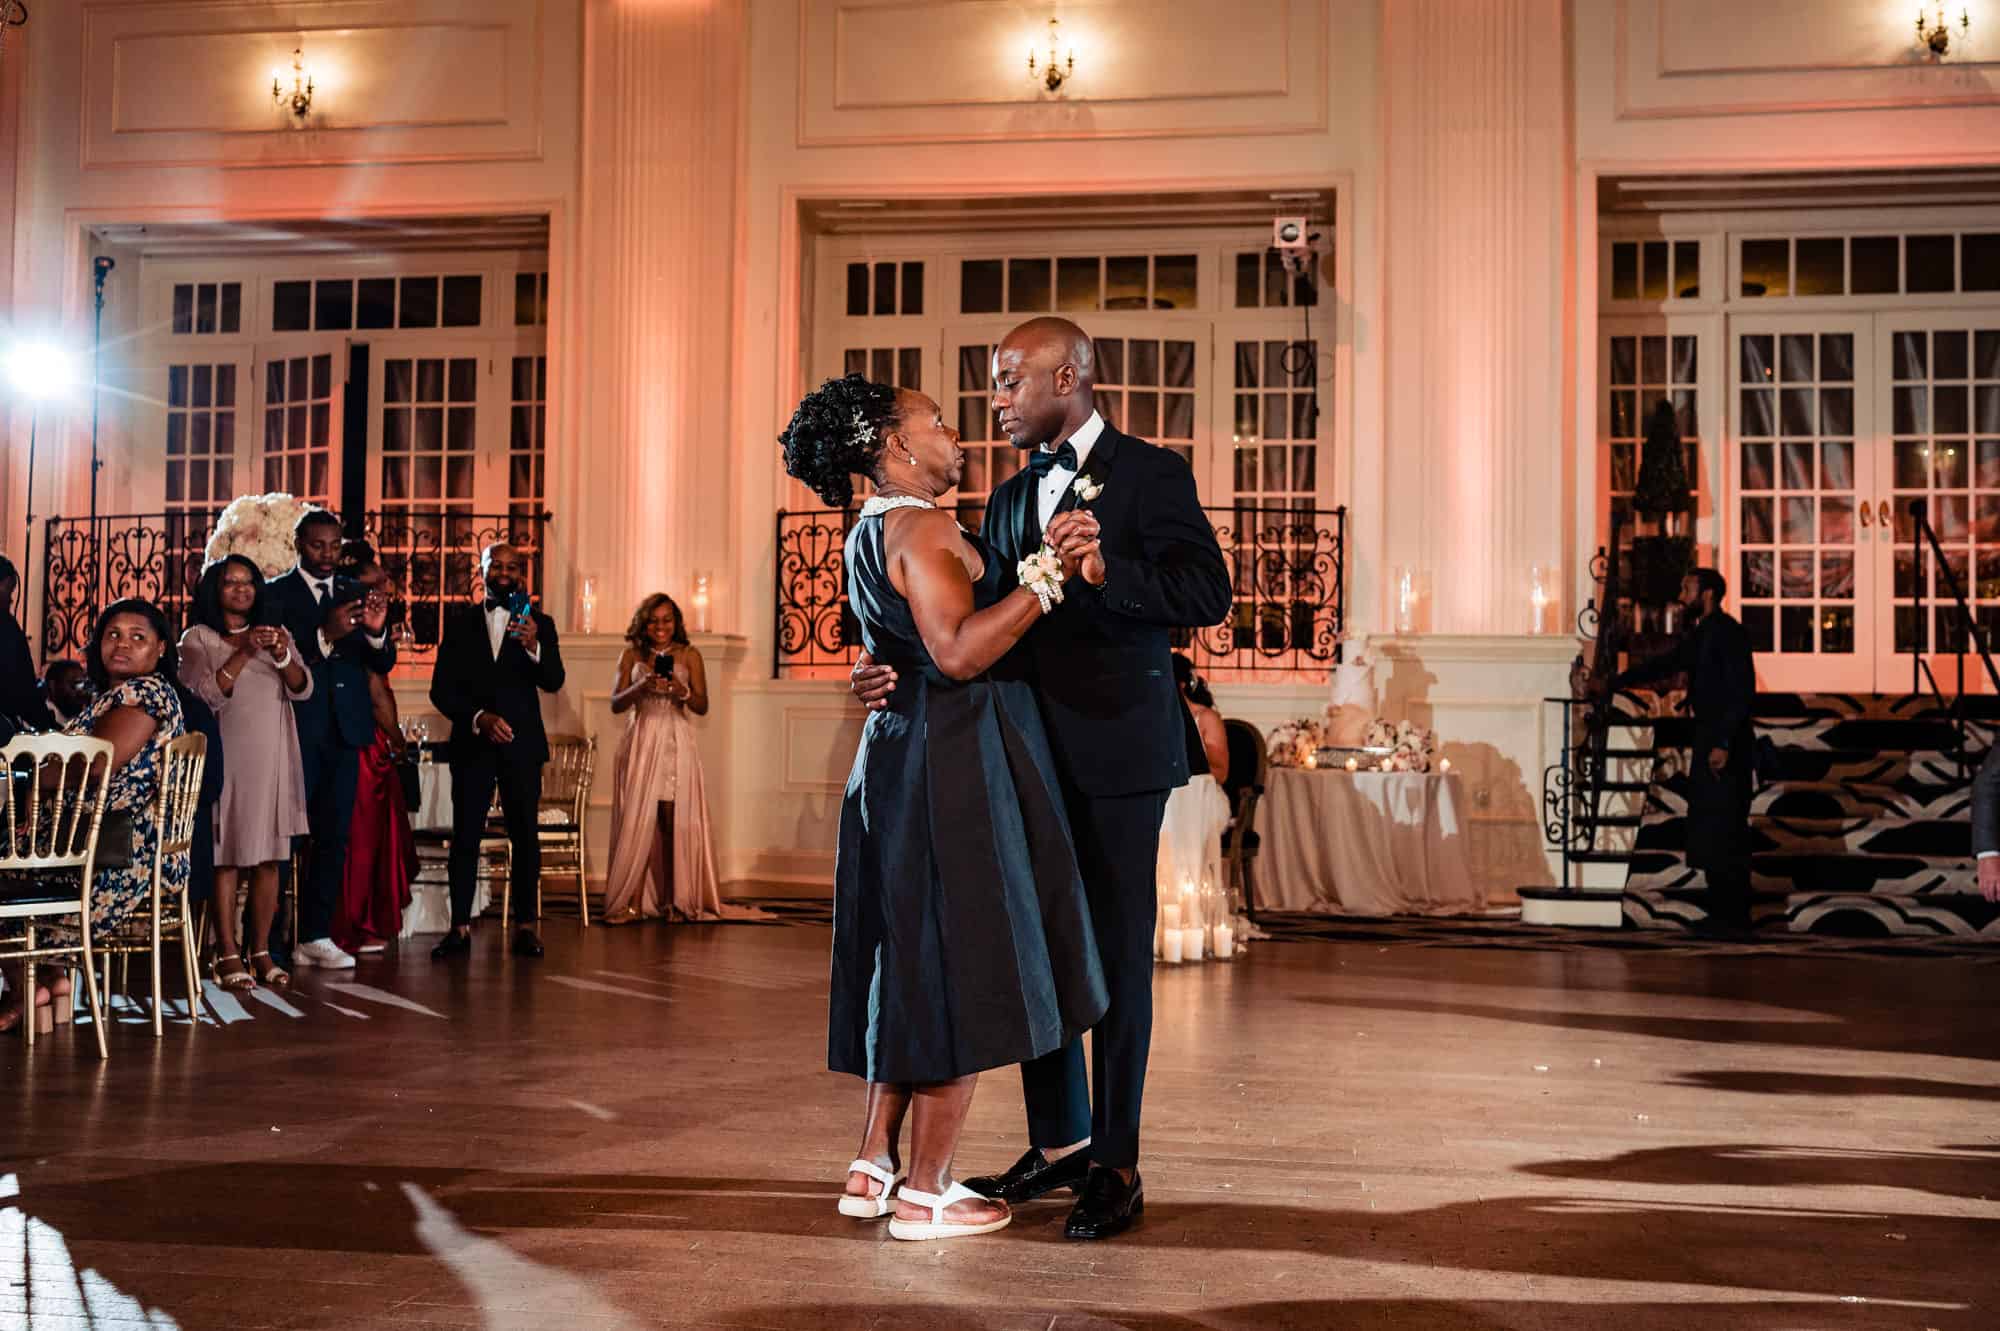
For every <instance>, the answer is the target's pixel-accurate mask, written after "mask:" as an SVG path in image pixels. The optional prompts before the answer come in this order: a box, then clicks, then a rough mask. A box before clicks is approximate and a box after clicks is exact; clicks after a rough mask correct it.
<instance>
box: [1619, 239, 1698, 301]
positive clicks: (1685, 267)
mask: <svg viewBox="0 0 2000 1331" xmlns="http://www.w3.org/2000/svg"><path fill="white" fill-rule="evenodd" d="M1607 285H1608V288H1609V290H1610V292H1611V299H1613V300H1695V299H1698V298H1699V297H1700V295H1701V242H1700V241H1698V240H1674V241H1667V240H1618V241H1613V242H1612V243H1611V273H1610V281H1609V283H1608V284H1607Z"/></svg>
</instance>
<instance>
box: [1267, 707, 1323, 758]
mask: <svg viewBox="0 0 2000 1331" xmlns="http://www.w3.org/2000/svg"><path fill="white" fill-rule="evenodd" d="M1325 747H1326V734H1325V732H1324V731H1323V730H1322V729H1321V727H1320V724H1319V722H1317V721H1315V720H1313V719H1312V718H1311V717H1309V716H1302V717H1299V718H1297V719H1296V720H1292V721H1285V722H1282V723H1280V724H1279V725H1278V726H1277V728H1276V729H1274V730H1272V731H1271V735H1270V754H1271V765H1272V766H1273V767H1310V766H1312V765H1313V761H1314V755H1316V754H1317V753H1318V752H1319V751H1320V750H1321V749H1322V748H1325Z"/></svg>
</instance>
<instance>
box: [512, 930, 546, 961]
mask: <svg viewBox="0 0 2000 1331" xmlns="http://www.w3.org/2000/svg"><path fill="white" fill-rule="evenodd" d="M514 955H515V956H517V957H539V956H541V955H542V940H541V939H540V938H537V937H536V936H535V931H534V930H533V929H516V930H515V931H514Z"/></svg>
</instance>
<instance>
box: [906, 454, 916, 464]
mask: <svg viewBox="0 0 2000 1331" xmlns="http://www.w3.org/2000/svg"><path fill="white" fill-rule="evenodd" d="M903 456H904V457H906V458H908V459H909V460H910V465H911V466H912V467H914V466H916V465H917V455H916V454H915V453H905V454H904V455H903Z"/></svg>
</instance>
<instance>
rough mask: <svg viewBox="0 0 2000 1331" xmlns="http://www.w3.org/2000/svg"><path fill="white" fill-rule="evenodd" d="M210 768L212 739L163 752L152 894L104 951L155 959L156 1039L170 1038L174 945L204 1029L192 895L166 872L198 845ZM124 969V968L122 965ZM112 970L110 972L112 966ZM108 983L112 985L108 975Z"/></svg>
mask: <svg viewBox="0 0 2000 1331" xmlns="http://www.w3.org/2000/svg"><path fill="white" fill-rule="evenodd" d="M207 763H208V737H207V736H206V735H182V736H181V737H180V738H178V739H171V740H168V741H167V742H166V743H165V744H164V745H162V746H161V747H160V790H159V793H158V794H157V795H155V796H154V797H153V817H154V820H155V823H154V825H155V826H156V827H158V828H159V836H158V837H157V838H156V839H155V841H154V843H153V862H152V864H150V865H148V866H147V868H148V869H149V870H150V872H151V874H152V880H153V882H152V893H151V895H150V897H149V899H148V902H147V908H146V910H145V911H144V912H143V913H142V914H140V915H137V916H135V917H134V918H132V919H130V920H128V921H126V922H125V924H124V926H123V927H122V928H121V929H120V930H119V931H118V932H117V933H116V934H114V935H112V936H111V937H110V938H108V939H106V941H105V945H104V949H103V950H104V951H105V952H106V953H108V954H112V955H117V956H120V957H129V956H132V955H135V954H139V953H143V954H145V955H146V956H147V957H148V959H149V960H150V962H151V964H152V980H153V1002H152V1008H153V1035H154V1036H155V1038H157V1037H160V1036H162V1035H164V1034H165V1033H166V1029H165V1028H166V1022H165V1017H164V1009H165V1006H166V993H165V990H164V985H163V984H162V981H161V976H160V949H161V948H162V947H163V946H165V945H166V944H167V943H169V942H174V943H178V944H179V945H180V949H181V980H182V983H183V984H184V985H185V986H186V988H187V1000H188V1021H189V1023H190V1025H193V1024H198V1018H197V1016H196V1008H197V1006H198V1005H199V1004H200V1002H201V981H200V979H199V978H198V977H197V975H196V973H195V950H196V949H195V939H194V927H193V921H192V919H191V918H190V917H189V915H188V910H187V893H186V892H184V891H182V890H181V889H180V888H178V887H173V886H170V885H169V884H168V883H167V881H166V867H167V857H168V856H170V855H185V854H187V853H188V851H189V849H190V848H191V847H192V846H193V845H194V828H195V817H196V815H197V814H199V813H200V811H201V773H202V769H203V768H204V767H205V766H207ZM119 964H120V966H121V967H123V965H124V963H123V962H122V961H121V962H120V963H119ZM106 969H107V972H108V970H109V967H108V966H107V968H106ZM106 979H107V982H108V980H109V975H108V974H107V976H106Z"/></svg>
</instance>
